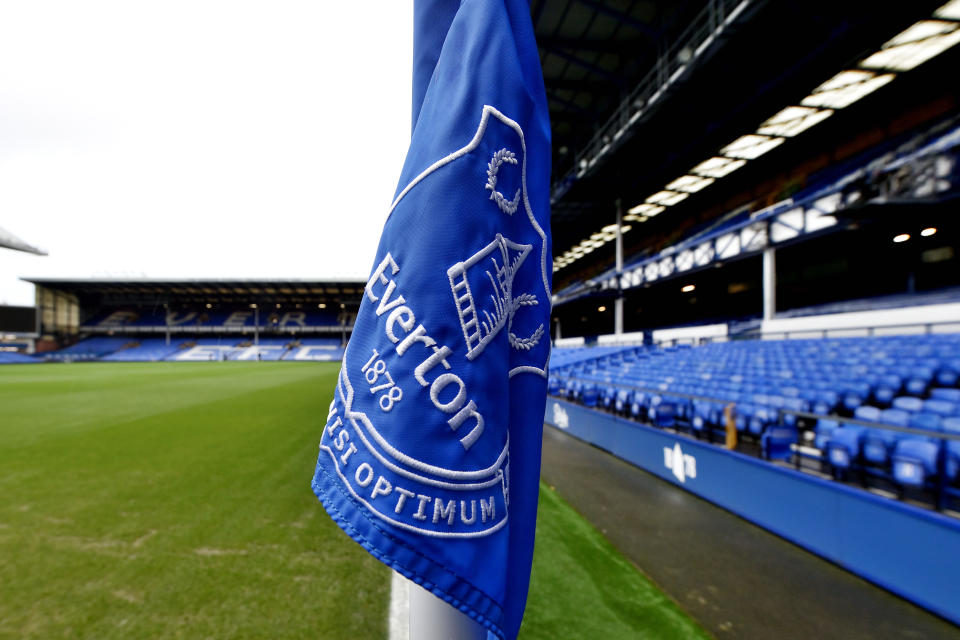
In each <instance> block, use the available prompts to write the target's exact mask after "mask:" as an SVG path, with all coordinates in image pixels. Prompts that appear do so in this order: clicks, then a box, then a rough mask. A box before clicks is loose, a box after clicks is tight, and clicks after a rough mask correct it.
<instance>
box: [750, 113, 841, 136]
mask: <svg viewBox="0 0 960 640" xmlns="http://www.w3.org/2000/svg"><path fill="white" fill-rule="evenodd" d="M831 115H833V110H832V109H816V108H814V107H787V108H786V109H784V110H782V111H781V112H780V113H778V114H777V115H775V116H773V117H772V118H770V119H769V120H767V121H766V122H764V123H763V124H762V125H760V127H759V128H758V129H757V133H762V134H764V135H770V136H785V137H792V136H795V135H798V134H800V133H803V132H804V131H806V130H807V129H809V128H810V127H812V126H814V125H816V124H819V123H821V122H823V121H824V120H826V119H827V118H829V117H830V116H831Z"/></svg>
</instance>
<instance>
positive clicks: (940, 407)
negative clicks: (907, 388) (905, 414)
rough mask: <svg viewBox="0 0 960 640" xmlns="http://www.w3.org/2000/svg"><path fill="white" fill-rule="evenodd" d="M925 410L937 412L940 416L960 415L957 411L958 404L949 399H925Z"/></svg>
mask: <svg viewBox="0 0 960 640" xmlns="http://www.w3.org/2000/svg"><path fill="white" fill-rule="evenodd" d="M923 410H924V411H926V412H927V413H935V414H937V415H939V416H946V417H949V416H953V415H960V414H958V412H957V405H956V404H955V403H953V402H950V401H948V400H937V399H935V398H934V399H931V400H925V401H924V403H923Z"/></svg>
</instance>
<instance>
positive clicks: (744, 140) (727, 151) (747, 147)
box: [720, 133, 784, 160]
mask: <svg viewBox="0 0 960 640" xmlns="http://www.w3.org/2000/svg"><path fill="white" fill-rule="evenodd" d="M783 142H784V139H783V138H771V137H769V136H759V135H756V134H752V133H751V134H747V135H745V136H740V137H739V138H737V139H736V140H734V141H733V142H731V143H730V144H728V145H727V146H725V147H724V148H723V149H721V150H720V153H722V154H723V155H725V156H728V157H731V158H741V159H745V160H753V159H755V158H759V157H760V156H762V155H763V154H765V153H767V152H768V151H771V150H772V149H774V148H776V147H778V146H780V145H781V144H783Z"/></svg>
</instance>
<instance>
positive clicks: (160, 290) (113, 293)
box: [21, 278, 366, 303]
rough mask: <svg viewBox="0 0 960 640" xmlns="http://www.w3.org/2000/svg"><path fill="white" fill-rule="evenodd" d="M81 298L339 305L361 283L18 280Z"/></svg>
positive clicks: (359, 290)
mask: <svg viewBox="0 0 960 640" xmlns="http://www.w3.org/2000/svg"><path fill="white" fill-rule="evenodd" d="M21 279H22V280H25V281H26V282H31V283H33V284H35V285H37V286H40V287H46V288H48V289H55V290H57V291H62V292H64V293H71V294H74V295H77V296H78V297H81V298H99V299H114V300H129V301H136V300H142V301H151V302H153V301H157V300H161V301H163V300H177V301H182V302H240V301H256V300H269V301H271V302H277V303H318V302H341V301H344V300H350V299H356V298H359V297H360V295H362V293H363V287H364V285H365V284H366V281H364V280H359V279H358V280H350V279H333V280H300V279H291V278H287V279H260V280H253V279H251V280H241V279H194V278H180V279H178V278H164V279H152V278H132V279H131V278H21Z"/></svg>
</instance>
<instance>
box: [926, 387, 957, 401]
mask: <svg viewBox="0 0 960 640" xmlns="http://www.w3.org/2000/svg"><path fill="white" fill-rule="evenodd" d="M930 397H931V398H933V399H935V400H946V401H947V402H953V403H955V404H960V389H930Z"/></svg>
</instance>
